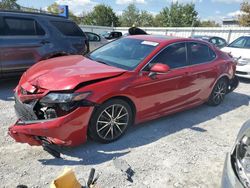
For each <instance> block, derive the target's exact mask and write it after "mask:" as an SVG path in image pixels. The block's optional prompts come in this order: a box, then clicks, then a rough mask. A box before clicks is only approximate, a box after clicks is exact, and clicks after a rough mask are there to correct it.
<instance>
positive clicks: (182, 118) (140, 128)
mask: <svg viewBox="0 0 250 188" xmlns="http://www.w3.org/2000/svg"><path fill="white" fill-rule="evenodd" d="M248 104H249V96H248V95H244V94H241V93H237V92H233V93H230V94H228V95H227V96H226V99H225V101H224V102H223V104H221V105H220V106H217V107H211V106H207V105H205V104H204V105H201V106H199V107H196V108H194V109H191V110H188V111H185V112H180V113H177V114H174V115H170V116H167V117H163V118H160V119H157V120H154V121H150V122H147V123H143V124H140V125H135V126H134V127H132V128H130V129H129V131H128V132H127V133H126V134H125V135H124V136H123V137H122V138H121V139H120V140H118V141H116V142H113V143H110V144H99V143H95V142H93V141H88V143H87V144H84V145H82V146H80V147H77V148H60V149H59V150H60V151H61V152H62V153H63V154H65V155H66V158H70V157H74V158H76V160H75V159H74V160H73V159H40V160H39V161H40V162H41V163H42V164H44V165H95V164H100V163H103V162H106V161H109V160H112V158H114V157H119V156H123V155H126V154H128V153H129V152H130V149H131V148H136V147H141V146H145V145H147V144H150V143H153V142H155V141H157V140H159V139H161V138H162V137H166V136H170V135H171V134H173V133H176V132H178V131H181V130H183V129H192V130H193V131H199V132H201V133H203V132H206V129H204V128H202V127H201V126H199V127H198V126H197V125H198V124H200V123H203V122H206V121H209V120H211V119H213V118H218V119H220V117H219V116H220V115H222V114H224V113H227V112H230V111H233V110H235V109H236V108H239V107H241V106H242V105H248ZM190 117H192V118H190Z"/></svg>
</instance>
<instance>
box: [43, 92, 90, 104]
mask: <svg viewBox="0 0 250 188" xmlns="http://www.w3.org/2000/svg"><path fill="white" fill-rule="evenodd" d="M90 94H91V93H90V92H84V93H49V94H48V95H46V96H44V97H43V98H42V99H41V100H40V102H41V103H48V104H49V103H52V104H58V103H71V102H77V101H81V100H84V99H86V98H87V97H88V96H89V95H90Z"/></svg>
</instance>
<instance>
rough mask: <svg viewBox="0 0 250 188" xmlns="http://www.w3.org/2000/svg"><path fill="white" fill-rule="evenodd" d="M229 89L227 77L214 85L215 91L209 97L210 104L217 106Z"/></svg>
mask: <svg viewBox="0 0 250 188" xmlns="http://www.w3.org/2000/svg"><path fill="white" fill-rule="evenodd" d="M227 91H228V81H227V79H225V78H222V79H220V80H219V81H218V82H217V83H216V84H215V86H214V88H213V91H212V93H211V95H210V97H209V100H208V104H209V105H211V106H217V105H219V104H220V103H222V101H223V100H224V98H225V95H226V94H227Z"/></svg>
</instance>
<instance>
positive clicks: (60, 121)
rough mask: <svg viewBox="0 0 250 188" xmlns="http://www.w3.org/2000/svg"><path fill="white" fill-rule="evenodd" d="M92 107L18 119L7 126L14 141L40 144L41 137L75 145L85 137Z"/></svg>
mask: <svg viewBox="0 0 250 188" xmlns="http://www.w3.org/2000/svg"><path fill="white" fill-rule="evenodd" d="M93 109H94V107H79V108H77V109H75V110H74V111H72V112H71V113H69V114H67V115H65V116H62V117H58V118H54V119H48V120H32V121H25V120H18V121H17V122H16V123H15V124H14V125H13V126H11V127H10V128H9V135H10V136H11V137H12V138H13V139H14V140H15V141H16V142H21V143H28V144H30V145H42V141H41V140H42V139H46V141H49V142H50V143H52V144H57V145H64V146H77V145H79V144H82V143H84V142H85V141H86V139H87V129H88V123H89V120H90V117H91V114H92V111H93Z"/></svg>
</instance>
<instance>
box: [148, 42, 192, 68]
mask: <svg viewBox="0 0 250 188" xmlns="http://www.w3.org/2000/svg"><path fill="white" fill-rule="evenodd" d="M155 63H163V64H166V65H168V66H169V67H170V68H171V69H174V68H179V67H184V66H187V65H188V64H187V48H186V44H185V43H176V44H172V45H170V46H168V47H167V48H165V49H164V50H163V51H162V52H160V54H158V55H157V56H156V57H155V58H154V59H153V60H152V61H151V63H150V64H151V65H152V64H155Z"/></svg>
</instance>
